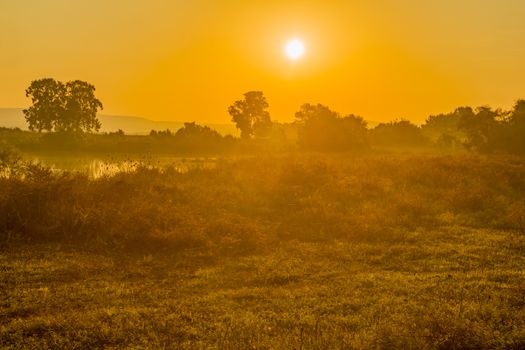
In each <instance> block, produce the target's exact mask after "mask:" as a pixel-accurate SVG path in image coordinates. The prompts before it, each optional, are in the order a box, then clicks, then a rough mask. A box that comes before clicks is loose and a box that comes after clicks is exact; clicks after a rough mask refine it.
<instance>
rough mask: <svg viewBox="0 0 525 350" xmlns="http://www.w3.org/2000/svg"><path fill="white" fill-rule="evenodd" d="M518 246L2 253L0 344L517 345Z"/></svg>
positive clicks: (476, 234) (502, 240)
mask: <svg viewBox="0 0 525 350" xmlns="http://www.w3.org/2000/svg"><path fill="white" fill-rule="evenodd" d="M524 252H525V239H524V237H523V236H522V235H516V234H510V233H507V232H502V231H493V230H480V229H477V230H473V229H466V228H459V227H449V228H447V229H445V230H440V231H435V232H428V231H427V232H411V233H410V234H407V237H406V241H405V242H403V243H398V244H382V243H374V244H368V243H358V244H353V243H348V242H333V243H299V242H288V243H285V244H281V245H278V246H276V247H275V248H274V249H273V250H272V252H270V253H266V254H256V255H250V256H244V257H238V258H231V257H230V258H219V257H212V256H209V255H207V254H206V253H205V252H201V251H194V252H191V253H189V252H186V253H184V254H180V255H165V254H157V255H137V254H118V255H115V254H108V253H106V254H104V253H100V252H98V253H96V252H89V251H85V250H81V251H79V250H78V249H77V248H75V247H71V246H59V245H56V244H45V245H22V246H17V247H12V248H11V249H5V250H3V251H2V254H1V257H0V265H1V266H2V271H1V274H0V280H1V281H2V286H1V289H2V290H3V293H2V298H1V313H0V319H1V320H2V321H1V323H0V327H1V328H0V344H1V345H2V346H3V347H7V348H9V347H12V348H20V347H28V348H43V347H46V348H94V347H134V348H136V347H142V348H166V347H168V348H171V347H186V348H222V349H246V348H254V347H255V348H275V349H290V348H306V349H316V348H318V349H324V348H385V349H391V348H413V349H422V348H442V349H454V348H455V349H460V348H471V349H482V348H486V349H489V348H510V349H521V348H523V347H524V346H525V331H524V330H525V271H524V269H523V267H524V266H525V261H524V259H525V258H524V256H525V254H524Z"/></svg>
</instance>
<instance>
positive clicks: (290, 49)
mask: <svg viewBox="0 0 525 350" xmlns="http://www.w3.org/2000/svg"><path fill="white" fill-rule="evenodd" d="M284 51H285V53H286V56H288V58H289V59H291V60H293V61H295V60H298V59H299V58H301V57H303V55H304V44H303V42H302V41H301V40H299V39H292V40H290V41H288V42H287V43H286V46H285V47H284Z"/></svg>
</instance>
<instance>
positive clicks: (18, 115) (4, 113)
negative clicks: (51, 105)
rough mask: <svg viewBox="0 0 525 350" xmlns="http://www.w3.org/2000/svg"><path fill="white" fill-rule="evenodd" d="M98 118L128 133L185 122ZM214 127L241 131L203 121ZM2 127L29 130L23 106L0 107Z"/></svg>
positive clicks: (225, 131) (104, 125) (106, 125)
mask: <svg viewBox="0 0 525 350" xmlns="http://www.w3.org/2000/svg"><path fill="white" fill-rule="evenodd" d="M98 118H99V120H100V122H101V123H102V128H101V129H100V131H101V132H111V131H117V130H118V129H122V130H123V131H124V132H125V133H126V134H134V135H141V134H142V135H144V134H148V133H149V132H150V131H151V130H152V129H154V130H166V129H170V130H171V131H177V130H178V129H180V128H181V127H182V126H183V125H184V122H179V121H175V122H171V121H156V120H151V119H146V118H142V117H132V116H123V115H107V114H99V115H98ZM202 124H204V125H207V126H209V127H210V128H212V129H215V130H217V131H218V132H219V133H221V134H223V135H227V134H231V135H235V136H238V134H239V132H238V130H237V128H236V127H235V125H234V124H213V123H202ZM0 127H7V128H20V129H22V130H27V123H26V121H25V119H24V115H23V113H22V109H21V108H0Z"/></svg>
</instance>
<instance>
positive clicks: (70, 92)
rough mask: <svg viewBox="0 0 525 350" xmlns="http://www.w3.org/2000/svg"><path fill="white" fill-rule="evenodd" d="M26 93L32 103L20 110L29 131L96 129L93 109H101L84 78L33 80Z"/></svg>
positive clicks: (79, 131) (76, 131) (100, 103)
mask: <svg viewBox="0 0 525 350" xmlns="http://www.w3.org/2000/svg"><path fill="white" fill-rule="evenodd" d="M26 96H27V97H30V98H31V102H32V105H31V106H30V107H29V108H28V109H24V111H23V112H24V116H25V119H26V121H27V122H28V124H29V129H30V130H36V131H39V132H41V131H43V130H47V131H59V132H67V133H81V132H90V131H93V130H94V131H98V130H99V129H100V126H101V125H100V121H99V120H98V119H97V111H98V110H99V109H102V108H103V106H102V102H100V101H99V100H98V99H97V98H96V97H95V87H94V86H93V85H91V84H89V83H87V82H85V81H81V80H75V81H70V82H67V83H65V84H64V83H62V82H60V81H57V80H55V79H52V78H45V79H40V80H35V81H33V82H31V85H30V86H29V87H28V88H27V89H26Z"/></svg>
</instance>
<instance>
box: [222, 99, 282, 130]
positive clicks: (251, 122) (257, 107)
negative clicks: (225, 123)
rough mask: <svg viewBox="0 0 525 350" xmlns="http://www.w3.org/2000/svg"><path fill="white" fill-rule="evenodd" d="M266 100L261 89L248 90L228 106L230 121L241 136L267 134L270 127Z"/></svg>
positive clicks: (270, 122)
mask: <svg viewBox="0 0 525 350" xmlns="http://www.w3.org/2000/svg"><path fill="white" fill-rule="evenodd" d="M268 106H269V105H268V102H267V101H266V98H265V97H264V94H263V93H262V91H249V92H247V93H245V94H244V99H242V100H238V101H235V102H234V103H233V105H231V106H230V107H229V108H228V113H230V115H231V116H232V121H233V122H234V123H235V124H236V125H237V128H238V129H239V130H240V131H241V137H242V138H250V137H252V136H258V137H264V136H267V135H268V133H269V131H270V130H271V128H272V121H271V119H270V113H269V112H268V111H267V110H266V109H267V108H268Z"/></svg>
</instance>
